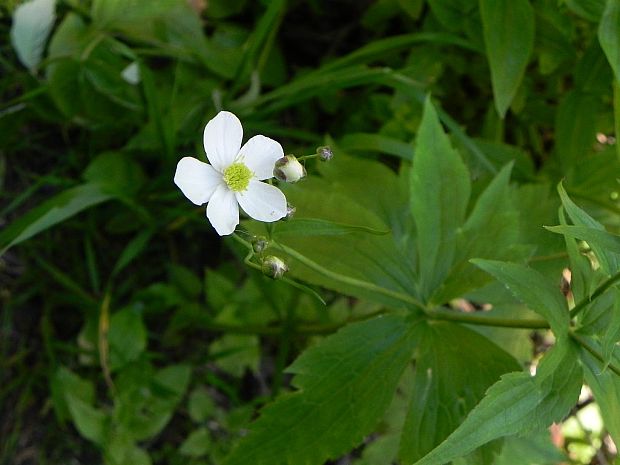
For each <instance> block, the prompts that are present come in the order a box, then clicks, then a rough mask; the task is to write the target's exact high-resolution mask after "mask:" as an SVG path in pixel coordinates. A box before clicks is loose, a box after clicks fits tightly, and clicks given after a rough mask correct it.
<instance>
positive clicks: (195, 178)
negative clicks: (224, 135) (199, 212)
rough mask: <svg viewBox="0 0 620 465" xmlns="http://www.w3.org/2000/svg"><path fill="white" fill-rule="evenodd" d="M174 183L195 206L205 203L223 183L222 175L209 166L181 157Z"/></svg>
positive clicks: (193, 159) (190, 158)
mask: <svg viewBox="0 0 620 465" xmlns="http://www.w3.org/2000/svg"><path fill="white" fill-rule="evenodd" d="M174 183H175V184H176V185H177V186H178V187H179V189H181V192H183V194H185V197H187V198H188V199H190V200H191V201H192V202H193V203H195V204H196V205H202V204H204V203H207V202H208V201H209V199H210V198H211V196H212V195H213V192H214V191H215V188H216V187H217V186H219V185H220V184H222V183H223V180H222V175H221V174H220V173H218V172H217V171H215V170H214V169H213V167H212V166H211V165H208V164H206V163H203V162H201V161H200V160H196V159H195V158H192V157H183V158H181V159H180V160H179V163H177V170H176V172H175V173H174Z"/></svg>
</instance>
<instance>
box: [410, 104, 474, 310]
mask: <svg viewBox="0 0 620 465" xmlns="http://www.w3.org/2000/svg"><path fill="white" fill-rule="evenodd" d="M443 179H450V180H451V181H450V182H442V180H443ZM470 189H471V187H470V181H469V175H468V173H467V168H466V167H465V165H464V164H463V162H462V161H461V159H460V157H459V155H458V153H457V152H456V151H455V150H454V149H453V148H452V147H450V142H449V139H448V137H447V136H446V135H445V134H444V132H443V129H442V128H441V125H440V123H439V120H438V118H437V114H436V113H435V110H434V108H433V106H432V104H431V103H430V100H427V101H426V103H425V104H424V114H423V116H422V122H421V123H420V127H419V129H418V135H417V138H416V155H415V160H414V163H413V168H412V170H411V213H412V215H413V218H414V221H415V224H416V229H417V230H416V233H417V243H418V247H417V248H418V256H419V273H420V274H421V281H422V283H421V291H420V292H421V294H422V296H423V297H424V298H428V296H429V295H430V294H431V293H432V292H433V291H434V290H435V289H436V288H437V286H438V284H439V283H441V282H442V281H443V280H444V279H445V277H446V274H447V273H448V270H449V267H450V264H451V263H452V261H453V260H454V255H455V253H456V230H457V228H458V227H459V226H460V225H461V224H462V223H463V221H464V219H465V211H466V209H467V203H468V202H469V194H470Z"/></svg>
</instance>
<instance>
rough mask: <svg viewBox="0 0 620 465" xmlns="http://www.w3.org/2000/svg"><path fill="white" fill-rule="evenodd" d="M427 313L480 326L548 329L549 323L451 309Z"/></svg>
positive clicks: (429, 315) (435, 318)
mask: <svg viewBox="0 0 620 465" xmlns="http://www.w3.org/2000/svg"><path fill="white" fill-rule="evenodd" d="M426 315H427V316H428V317H429V318H430V319H431V320H445V321H458V322H460V323H467V324H472V325H478V326H498V327H502V328H523V329H548V328H549V323H547V322H546V321H545V320H534V319H531V320H526V319H512V318H500V317H492V316H484V315H483V314H480V313H463V312H457V311H451V310H442V309H438V308H435V309H429V310H427V311H426Z"/></svg>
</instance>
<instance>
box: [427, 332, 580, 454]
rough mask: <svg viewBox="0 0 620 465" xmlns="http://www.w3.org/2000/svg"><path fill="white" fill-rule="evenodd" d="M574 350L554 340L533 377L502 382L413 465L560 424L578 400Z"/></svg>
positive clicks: (521, 375) (566, 342)
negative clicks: (494, 440) (455, 427)
mask: <svg viewBox="0 0 620 465" xmlns="http://www.w3.org/2000/svg"><path fill="white" fill-rule="evenodd" d="M577 354H578V352H577V349H576V348H575V347H574V346H573V345H572V343H571V341H570V340H569V339H568V338H563V339H559V340H558V342H557V343H556V346H555V347H554V348H553V349H552V350H551V352H550V353H548V354H547V355H546V356H545V357H544V358H543V360H542V361H541V364H540V365H539V367H538V371H537V374H536V376H534V377H532V376H530V375H529V374H527V373H509V374H507V375H504V376H502V378H501V380H500V381H498V382H497V383H495V384H494V385H493V386H492V387H491V388H490V389H489V390H488V391H487V393H486V396H485V397H484V399H482V401H481V402H480V403H479V404H478V405H477V406H476V407H475V408H474V409H473V410H472V411H471V412H470V414H469V415H468V416H467V418H466V419H465V421H464V422H463V423H462V424H461V425H460V426H459V427H458V428H457V429H456V430H455V431H454V432H453V433H452V434H451V435H450V436H448V438H447V439H446V440H445V441H444V442H442V443H441V444H440V445H439V446H438V447H437V448H435V449H434V450H432V451H431V452H430V453H429V454H427V455H426V456H425V457H423V458H422V459H421V460H419V461H418V462H415V464H416V465H442V464H444V463H447V462H449V461H451V460H453V459H455V458H457V457H462V456H463V455H465V454H468V453H470V452H471V451H473V450H475V449H476V448H477V447H479V446H481V445H483V444H486V443H488V442H489V441H492V440H493V439H497V438H500V437H504V436H509V435H513V434H517V433H523V432H528V431H537V430H540V429H542V428H546V427H547V426H549V425H550V424H551V423H552V422H554V421H560V420H561V419H562V418H563V417H564V415H566V413H567V412H568V411H569V410H570V408H571V407H572V406H573V405H574V403H575V402H576V401H577V398H578V397H579V392H580V390H581V384H582V382H583V372H582V369H581V366H580V365H579V363H577Z"/></svg>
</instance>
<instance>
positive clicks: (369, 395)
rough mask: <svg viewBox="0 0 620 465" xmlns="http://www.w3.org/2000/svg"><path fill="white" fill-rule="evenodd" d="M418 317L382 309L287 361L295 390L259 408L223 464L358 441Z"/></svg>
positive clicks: (260, 462)
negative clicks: (387, 313)
mask: <svg viewBox="0 0 620 465" xmlns="http://www.w3.org/2000/svg"><path fill="white" fill-rule="evenodd" d="M418 324H419V321H417V320H412V319H410V318H407V317H402V316H397V315H390V316H382V317H378V318H374V319H372V320H368V321H364V322H361V323H356V324H351V325H349V326H347V327H345V328H344V329H342V330H340V331H339V332H338V333H336V334H334V335H332V336H330V337H328V338H326V339H325V340H323V341H322V342H321V343H320V344H318V345H317V346H315V347H313V348H311V349H309V350H307V351H306V352H304V354H302V356H301V357H299V358H298V359H297V360H296V361H295V363H293V365H292V366H291V367H290V368H289V369H288V371H289V372H291V373H294V374H295V377H294V379H293V385H294V386H295V387H297V388H298V391H297V392H294V393H291V394H286V395H283V396H281V397H280V398H279V399H278V400H277V401H276V402H275V403H273V404H271V405H269V406H267V407H266V408H265V409H264V410H263V411H262V413H261V416H260V417H259V419H258V420H257V421H256V422H255V423H254V424H253V425H251V426H250V432H249V434H248V436H247V437H245V438H243V439H242V440H241V441H240V443H239V445H238V447H237V448H236V449H235V450H234V451H233V452H232V454H231V455H230V456H229V457H228V458H227V460H226V461H225V465H246V464H253V465H267V464H268V465H282V464H288V465H311V464H312V465H315V464H318V463H323V462H325V461H326V460H328V459H330V458H335V457H338V456H339V455H341V454H343V453H345V452H347V451H348V450H350V449H351V448H352V447H354V446H356V445H357V444H359V443H360V442H361V441H362V439H363V438H364V436H365V435H367V434H369V433H371V432H372V431H373V429H374V427H375V426H376V424H377V422H378V421H379V419H380V418H381V416H382V415H383V413H384V412H385V410H386V409H387V408H388V406H389V404H390V401H391V400H392V397H393V395H394V391H395V389H396V386H397V384H398V381H399V379H400V377H401V374H402V372H403V370H404V369H405V367H406V365H407V364H408V362H409V360H410V358H411V355H412V351H413V349H414V346H415V344H416V341H417V337H416V334H417V332H418Z"/></svg>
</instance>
